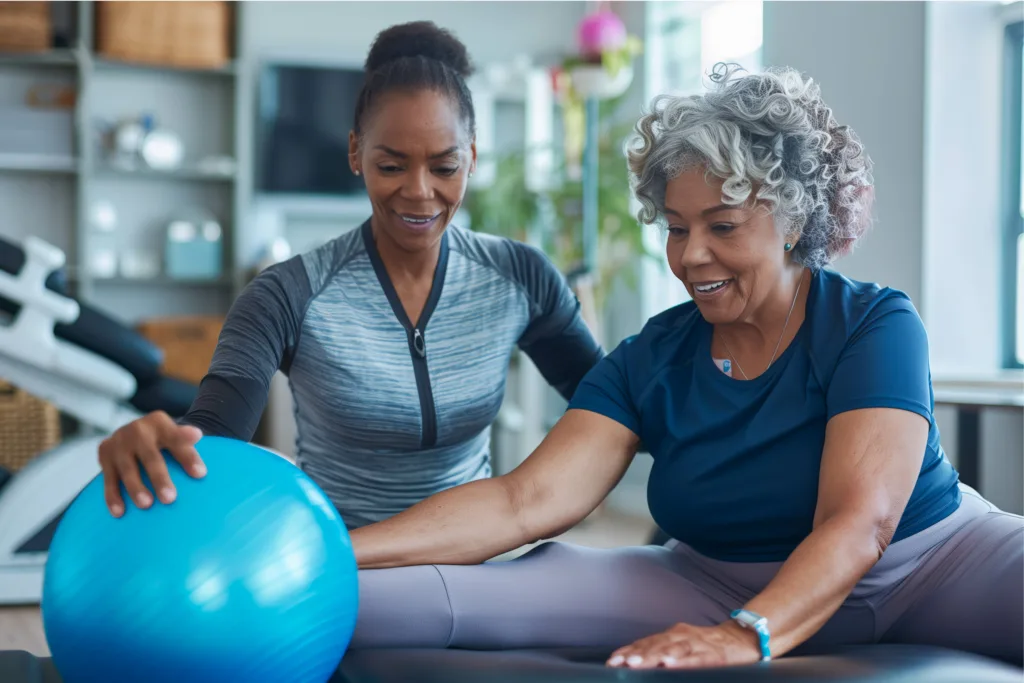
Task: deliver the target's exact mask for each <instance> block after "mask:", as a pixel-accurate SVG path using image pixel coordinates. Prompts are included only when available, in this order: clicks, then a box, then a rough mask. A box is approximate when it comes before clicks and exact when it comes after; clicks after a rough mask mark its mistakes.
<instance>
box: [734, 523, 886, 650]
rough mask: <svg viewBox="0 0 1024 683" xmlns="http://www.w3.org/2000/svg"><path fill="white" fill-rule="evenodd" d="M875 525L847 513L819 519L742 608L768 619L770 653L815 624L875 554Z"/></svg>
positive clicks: (832, 609) (877, 552) (823, 618)
mask: <svg viewBox="0 0 1024 683" xmlns="http://www.w3.org/2000/svg"><path fill="white" fill-rule="evenodd" d="M877 538H878V535H877V528H876V527H875V526H874V525H872V524H868V523H866V522H864V521H863V520H861V519H858V518H856V517H852V516H845V517H838V516H837V517H833V518H831V519H829V520H827V521H825V522H823V523H822V524H820V525H819V526H818V527H817V528H816V529H815V530H814V531H813V532H812V533H811V534H809V535H808V536H807V538H806V539H804V541H803V543H801V544H800V545H799V546H797V548H796V550H794V551H793V554H792V555H790V557H789V559H788V560H786V562H785V564H783V566H782V568H781V569H780V570H779V573H778V574H776V576H775V578H774V579H772V581H771V583H769V584H768V586H767V587H766V588H765V589H764V591H762V592H761V593H760V594H759V595H757V597H755V598H754V599H753V600H751V601H750V602H749V603H748V604H747V605H746V608H747V609H749V610H750V611H752V612H756V613H757V614H760V615H762V616H764V617H767V619H768V628H769V629H770V631H771V634H772V636H771V650H772V654H773V656H777V655H781V654H784V653H786V652H788V651H789V650H792V649H793V648H794V647H796V646H798V645H800V644H801V643H803V642H804V641H805V640H807V639H808V638H810V637H811V636H812V635H814V633H816V632H817V631H818V629H820V628H821V627H822V626H823V625H824V624H825V622H826V621H828V620H829V618H830V617H831V616H832V615H833V614H835V612H836V610H838V609H839V607H840V606H841V605H842V604H843V601H844V600H845V599H846V598H847V596H848V595H849V594H850V591H852V590H853V588H854V586H856V585H857V582H858V581H859V580H860V579H861V577H863V576H864V574H866V573H867V572H868V570H870V569H871V567H872V566H874V564H875V563H876V562H877V561H878V559H879V557H880V556H881V554H880V553H881V549H880V546H879V543H878V540H877Z"/></svg>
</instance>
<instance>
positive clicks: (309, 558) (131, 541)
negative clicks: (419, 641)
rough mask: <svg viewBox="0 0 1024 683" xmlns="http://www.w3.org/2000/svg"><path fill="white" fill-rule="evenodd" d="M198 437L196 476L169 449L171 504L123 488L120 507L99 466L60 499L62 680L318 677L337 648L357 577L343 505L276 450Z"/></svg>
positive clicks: (56, 628) (58, 639)
mask: <svg viewBox="0 0 1024 683" xmlns="http://www.w3.org/2000/svg"><path fill="white" fill-rule="evenodd" d="M196 449H197V450H198V451H199V454H200V456H201V457H202V458H203V461H204V462H205V463H206V466H207V470H208V474H207V475H206V476H205V477H203V478H202V479H193V478H192V477H190V476H188V475H187V474H186V473H185V472H184V470H182V468H181V467H180V466H179V465H178V464H177V462H176V461H175V460H173V459H172V458H170V457H169V456H168V455H167V454H165V455H164V457H165V460H166V461H167V465H168V469H169V470H170V472H171V478H172V479H173V481H174V484H175V486H176V487H177V489H178V496H177V499H176V500H175V501H174V502H173V503H172V504H170V505H164V504H163V503H160V502H155V503H154V504H153V505H152V506H151V507H150V508H149V509H148V510H143V509H140V508H137V507H135V506H134V505H133V504H132V503H131V502H130V498H128V497H127V494H126V493H125V491H124V488H123V487H122V495H124V497H125V498H124V499H125V503H126V510H125V514H124V515H123V516H122V517H121V518H120V519H117V518H114V517H112V516H111V514H110V512H109V511H108V509H107V506H106V503H105V501H104V498H103V480H102V477H97V478H96V479H95V480H93V481H92V482H90V483H89V485H88V486H86V488H85V489H84V490H83V491H82V492H81V493H80V494H79V495H78V497H77V498H76V499H75V501H74V502H73V503H72V504H71V506H70V507H69V508H68V510H67V511H66V512H65V514H64V517H63V519H62V520H61V522H60V525H59V526H58V527H57V531H56V534H55V535H54V538H53V542H52V544H51V546H50V554H49V558H48V560H47V563H46V572H45V576H44V580H43V599H42V617H43V628H44V630H45V632H46V639H47V642H48V643H49V646H50V651H51V654H52V656H53V662H54V664H55V665H56V667H57V669H58V671H59V672H60V674H61V677H62V678H63V680H64V683H134V682H140V683H141V682H145V683H172V682H173V683H207V682H211V683H212V682H213V681H216V682H217V683H226V682H230V681H238V683H263V682H266V683H292V682H295V683H322V682H323V681H327V680H328V679H329V678H330V677H331V676H332V675H333V673H334V670H335V669H336V668H337V666H338V663H339V662H340V661H341V658H342V655H343V654H344V653H345V650H346V648H347V647H348V644H349V642H350V640H351V637H352V632H353V630H354V629H355V622H356V610H357V606H358V583H357V581H358V576H357V572H356V563H355V556H354V554H353V552H352V546H351V543H350V541H349V536H348V533H347V531H346V529H345V525H344V524H343V523H342V521H341V518H340V516H339V515H338V512H337V511H336V510H335V508H334V507H333V506H332V505H331V503H330V502H329V501H328V500H327V497H326V496H325V495H324V494H323V492H322V491H321V490H320V488H319V487H317V485H316V484H314V483H313V482H312V480H310V479H309V478H308V477H307V476H306V475H305V474H304V473H303V472H302V471H301V470H300V469H299V468H297V467H295V466H294V465H292V464H291V463H290V462H288V461H287V460H285V459H283V458H281V457H280V456H277V455H274V454H273V453H270V452H269V451H266V450H264V449H262V448H259V447H257V446H253V445H249V444H246V443H243V442H241V441H235V440H231V439H225V438H217V437H204V438H202V439H200V441H199V442H198V444H197V445H196ZM146 484H147V486H148V485H149V481H148V480H146Z"/></svg>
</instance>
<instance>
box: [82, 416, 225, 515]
mask: <svg viewBox="0 0 1024 683" xmlns="http://www.w3.org/2000/svg"><path fill="white" fill-rule="evenodd" d="M202 435H203V434H202V432H201V431H200V430H199V429H198V428H197V427H192V426H189V425H179V424H178V423H176V422H175V421H174V420H172V419H171V417H170V416H169V415H168V414H167V413H165V412H163V411H160V410H158V411H155V412H152V413H149V414H148V415H145V416H143V417H140V418H139V419H137V420H134V421H133V422H129V423H128V424H126V425H125V426H123V427H121V428H120V429H118V430H117V431H116V432H114V433H113V434H111V435H110V436H109V437H108V438H106V439H104V440H103V442H102V443H101V444H100V448H99V461H100V467H102V468H103V488H104V494H105V497H106V500H107V507H108V508H110V513H111V514H112V515H114V516H115V517H120V516H121V515H123V514H124V500H123V499H122V498H121V487H120V484H121V482H124V486H125V489H127V491H128V495H130V496H131V498H132V500H133V501H134V502H135V504H136V505H138V506H139V507H140V508H148V507H149V506H150V505H152V504H153V493H151V492H150V490H149V489H148V488H146V485H145V483H143V481H142V472H141V471H140V470H139V463H141V464H142V466H143V468H144V469H145V473H146V475H147V476H148V477H149V480H150V482H151V483H152V485H153V490H154V491H155V492H156V496H157V498H158V499H159V500H160V501H161V502H162V503H171V502H173V501H174V498H175V496H176V495H177V491H176V489H175V488H174V483H173V482H172V481H171V476H170V474H169V473H168V471H167V463H166V461H165V460H164V458H163V456H162V455H161V453H160V451H161V449H164V450H166V451H167V452H168V453H170V454H171V456H172V457H173V458H174V459H175V460H177V461H178V462H179V463H180V464H181V466H182V469H184V470H185V472H187V473H188V474H190V475H191V476H193V477H196V478H199V477H203V476H204V475H205V474H206V465H205V464H203V461H202V459H201V458H200V457H199V453H198V452H197V451H196V449H195V444H196V442H197V441H199V439H200V438H201V437H202Z"/></svg>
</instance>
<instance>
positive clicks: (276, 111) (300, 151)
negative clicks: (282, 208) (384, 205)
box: [256, 65, 365, 196]
mask: <svg viewBox="0 0 1024 683" xmlns="http://www.w3.org/2000/svg"><path fill="white" fill-rule="evenodd" d="M362 85H363V70H362V69H350V68H336V67H321V66H293V65H269V66H266V67H264V68H263V70H262V73H261V74H260V83H259V93H258V95H257V96H258V98H259V107H258V112H259V113H258V120H257V123H256V125H257V147H258V150H257V158H258V162H257V163H258V168H257V173H256V188H257V191H258V192H261V193H268V194H300V195H334V196H350V195H358V194H362V193H364V192H365V190H364V186H363V182H362V179H361V178H358V177H356V176H355V175H354V174H353V173H352V171H351V170H350V169H349V165H348V134H349V131H350V130H351V129H352V113H353V111H354V110H355V104H356V98H357V97H358V96H359V90H360V88H361V87H362Z"/></svg>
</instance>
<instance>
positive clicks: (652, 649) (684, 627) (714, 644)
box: [607, 622, 761, 669]
mask: <svg viewBox="0 0 1024 683" xmlns="http://www.w3.org/2000/svg"><path fill="white" fill-rule="evenodd" d="M760 659H761V650H760V647H759V645H758V641H757V635H756V634H755V633H754V632H752V631H746V630H744V629H743V627H741V626H740V625H738V624H736V623H735V622H726V623H724V624H721V625H719V626H691V625H689V624H676V625H675V626H673V627H672V628H670V629H668V630H667V631H663V632H661V633H658V634H656V635H653V636H648V637H646V638H641V639H640V640H638V641H636V642H635V643H633V644H632V645H627V646H626V647H621V648H619V649H618V650H616V651H615V652H613V653H612V656H611V657H610V658H609V659H608V662H607V664H608V666H613V667H623V668H630V669H655V668H664V669H695V668H703V667H713V666H734V665H738V664H752V663H754V662H757V661H760Z"/></svg>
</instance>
